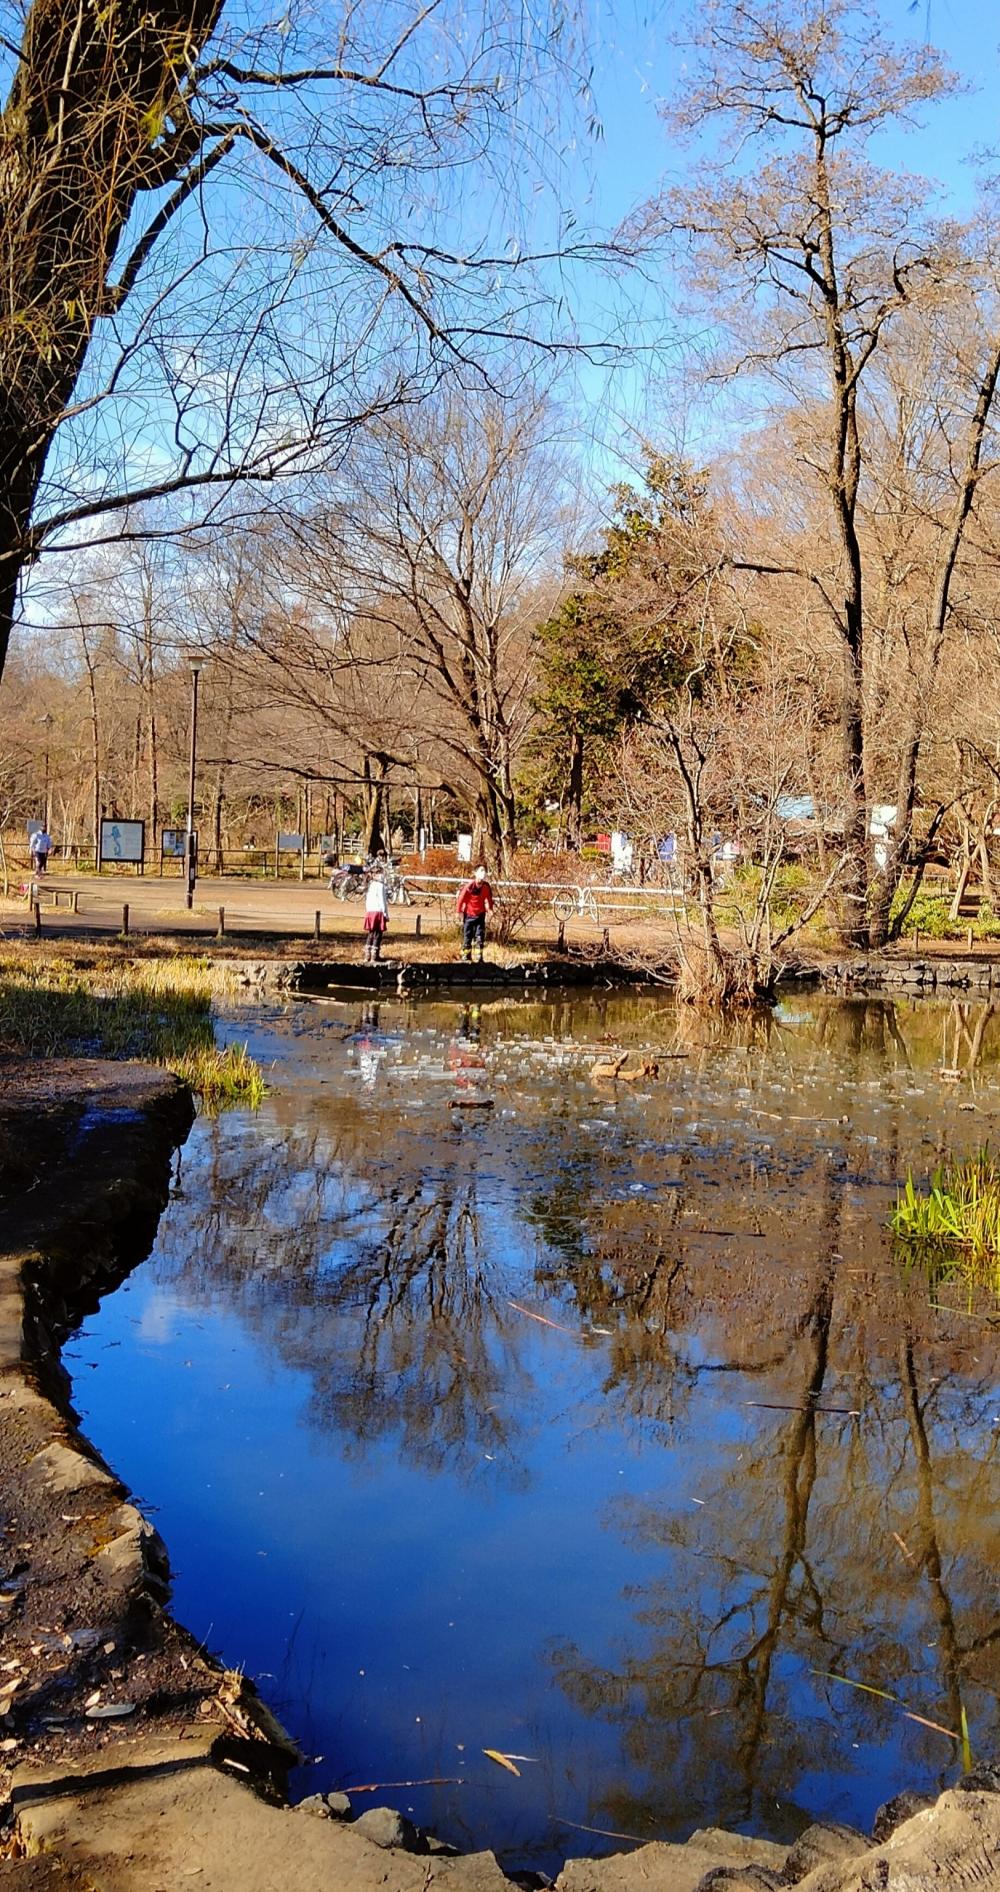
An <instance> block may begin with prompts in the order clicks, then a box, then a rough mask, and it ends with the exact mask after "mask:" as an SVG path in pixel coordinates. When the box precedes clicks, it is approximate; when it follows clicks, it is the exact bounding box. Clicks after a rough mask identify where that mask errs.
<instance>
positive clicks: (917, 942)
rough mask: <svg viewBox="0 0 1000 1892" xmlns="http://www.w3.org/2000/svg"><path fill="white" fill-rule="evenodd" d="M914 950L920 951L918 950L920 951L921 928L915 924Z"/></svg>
mask: <svg viewBox="0 0 1000 1892" xmlns="http://www.w3.org/2000/svg"><path fill="white" fill-rule="evenodd" d="M913 950H914V952H915V953H918V952H919V951H920V928H919V926H915V927H914V929H913Z"/></svg>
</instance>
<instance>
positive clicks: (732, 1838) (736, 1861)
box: [686, 1826, 788, 1872]
mask: <svg viewBox="0 0 1000 1892" xmlns="http://www.w3.org/2000/svg"><path fill="white" fill-rule="evenodd" d="M686 1843H687V1845H688V1846H690V1847H691V1848H692V1849H693V1850H695V1851H697V1852H702V1853H708V1855H709V1857H710V1858H713V1859H717V1860H718V1862H719V1865H720V1866H768V1867H770V1869H771V1871H772V1872H780V1871H781V1870H782V1868H783V1867H784V1864H785V1861H786V1859H787V1856H788V1847H787V1846H781V1845H779V1844H778V1842H777V1841H776V1840H773V1839H755V1838H754V1837H753V1835H752V1834H750V1833H730V1832H727V1830H726V1828H725V1827H722V1826H700V1827H699V1828H698V1830H697V1832H696V1833H692V1835H691V1837H690V1839H689V1840H688V1841H687V1842H686Z"/></svg>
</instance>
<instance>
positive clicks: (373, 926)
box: [365, 913, 389, 933]
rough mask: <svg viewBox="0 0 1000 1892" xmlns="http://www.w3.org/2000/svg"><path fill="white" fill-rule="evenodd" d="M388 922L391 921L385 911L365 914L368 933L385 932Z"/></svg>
mask: <svg viewBox="0 0 1000 1892" xmlns="http://www.w3.org/2000/svg"><path fill="white" fill-rule="evenodd" d="M388 924H389V922H388V920H387V919H386V917H385V914H384V913H366V914H365V932H366V933H384V932H385V929H386V927H387V926H388Z"/></svg>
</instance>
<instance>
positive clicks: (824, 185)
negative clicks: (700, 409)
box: [650, 0, 1000, 944]
mask: <svg viewBox="0 0 1000 1892" xmlns="http://www.w3.org/2000/svg"><path fill="white" fill-rule="evenodd" d="M696 45H697V64H696V68H695V72H694V76H693V83H692V84H691V86H690V88H689V90H688V92H687V94H686V96H685V99H684V102H683V104H682V106H681V107H680V109H679V110H678V112H677V113H676V114H675V117H676V121H677V122H678V124H679V125H680V126H681V127H682V128H684V129H687V130H689V131H695V132H699V133H701V132H703V131H704V130H705V128H706V127H710V126H712V125H714V124H716V123H719V124H720V125H721V128H722V130H723V132H724V134H725V135H726V137H727V138H728V140H729V144H728V147H727V148H726V150H725V151H724V152H723V155H722V156H721V158H720V159H719V160H718V161H717V162H714V163H712V162H709V163H707V164H704V163H702V164H700V166H699V178H698V182H697V183H696V184H694V185H692V186H688V187H685V188H682V189H678V190H676V191H673V192H670V193H668V194H667V195H666V196H665V197H663V198H661V199H660V200H659V201H658V202H657V204H656V205H655V206H654V207H653V209H652V211H651V213H650V217H651V221H652V222H653V223H654V224H655V225H656V226H657V227H658V228H660V229H661V230H666V231H668V232H669V233H670V235H671V237H672V238H674V239H675V240H676V241H677V243H678V246H679V247H680V248H681V249H682V250H683V251H684V253H685V256H686V262H687V265H688V268H689V270H690V274H691V277H692V280H693V282H694V283H695V285H696V287H697V288H698V290H699V291H700V292H701V293H703V294H705V295H706V296H708V297H709V298H710V299H711V306H712V311H713V318H714V319H715V320H716V321H717V322H718V323H719V325H720V326H721V327H723V328H724V329H725V330H726V332H727V335H728V341H727V343H726V344H725V345H724V347H723V348H722V349H720V355H719V360H718V362H717V363H716V369H717V371H724V372H725V373H728V374H732V373H740V374H744V375H748V376H754V377H758V378H762V379H764V380H766V381H767V382H768V383H769V385H770V388H771V389H772V391H773V393H774V396H775V398H776V400H777V403H778V405H779V407H780V408H781V409H783V410H784V411H785V414H786V416H788V417H789V424H790V426H791V427H792V428H794V421H795V416H796V415H799V416H801V417H802V420H803V421H804V422H805V423H806V424H805V425H802V426H800V427H799V428H798V443H799V449H800V458H799V466H800V475H801V476H804V477H805V478H806V479H807V480H808V481H810V483H812V484H813V485H815V486H816V487H817V488H820V489H821V490H822V494H823V505H824V520H823V528H822V532H821V534H820V536H819V539H818V541H817V538H816V536H813V538H812V540H811V542H810V543H808V544H805V545H804V544H801V543H800V544H799V545H798V546H794V547H791V548H789V550H788V552H786V554H785V556H775V554H774V552H773V551H772V552H771V553H770V555H769V554H768V552H767V550H766V549H764V550H762V549H760V540H759V539H758V542H757V545H754V544H753V541H752V540H751V541H750V543H749V545H748V549H747V551H746V553H745V555H744V557H743V559H742V560H739V561H738V563H740V564H741V565H742V568H743V569H745V570H749V571H753V572H755V573H759V574H764V575H767V576H770V577H772V578H775V579H779V580H782V579H792V580H793V581H795V583H796V584H797V585H798V587H799V589H800V595H801V597H802V599H803V604H804V608H807V601H808V600H810V599H811V600H812V601H813V603H814V605H815V607H816V609H817V610H818V611H819V612H820V613H821V614H822V616H823V618H824V619H825V621H826V624H827V625H828V626H829V627H830V628H831V629H832V631H833V633H834V635H835V638H836V640H837V645H838V648H839V654H840V681H839V723H840V746H841V759H840V772H841V788H840V803H841V811H840V812H841V821H842V826H843V834H844V842H845V848H846V851H847V856H848V861H847V867H846V870H845V874H844V877H843V883H842V925H843V930H844V932H845V935H846V937H847V938H848V939H849V940H850V941H851V942H852V943H855V944H863V943H866V942H867V940H868V938H869V931H870V930H871V932H872V933H873V934H874V936H875V937H876V938H878V937H884V932H885V927H886V925H887V921H888V903H889V901H891V897H892V892H893V891H894V887H895V884H896V881H897V880H898V876H899V872H900V871H901V870H902V866H903V864H904V863H905V861H906V859H907V855H908V850H909V843H910V835H911V824H912V812H913V803H914V791H915V782H916V765H917V756H918V754H919V746H920V737H921V724H920V716H919V710H918V709H916V708H915V710H914V713H912V714H911V715H910V716H909V717H908V719H907V730H906V733H905V735H904V737H903V739H902V741H901V742H900V744H899V755H898V764H899V787H898V799H899V821H898V825H897V828H896V831H895V836H894V843H893V850H892V858H891V860H890V862H889V871H888V873H887V874H886V875H885V876H884V877H883V880H882V883H881V887H880V889H879V891H878V893H877V895H876V897H875V898H874V899H873V901H872V908H871V913H870V914H869V910H868V900H869V881H870V878H871V872H870V870H871V866H872V863H871V861H870V860H869V848H868V812H869V809H870V807H871V805H872V804H873V803H875V802H878V801H880V800H884V799H885V790H884V788H882V787H881V785H880V784H878V783H876V782H875V781H874V780H873V779H871V778H872V773H873V771H872V770H871V768H870V761H871V758H870V756H869V754H868V750H867V745H866V727H865V704H866V684H867V680H868V662H867V657H868V637H869V631H870V611H871V600H870V597H869V591H870V589H871V587H870V582H869V580H870V573H869V569H868V562H867V560H866V551H865V543H864V507H865V493H866V481H867V480H868V477H869V447H870V442H869V437H868V432H867V419H866V399H867V391H868V388H869V386H870V385H872V384H874V381H875V376H876V370H877V368H878V367H879V365H880V364H881V362H882V359H883V357H884V355H885V354H886V352H887V350H888V349H889V348H890V347H891V346H892V344H893V341H894V338H895V335H896V332H897V330H898V329H899V328H900V327H901V324H902V319H903V318H904V316H905V318H906V320H907V322H908V323H909V324H910V325H911V328H912V325H913V324H919V323H923V324H924V325H928V324H929V325H931V326H934V325H938V326H940V321H941V311H942V304H943V302H944V303H948V302H951V303H952V305H954V303H955V301H956V299H958V298H961V299H963V300H964V311H965V313H964V319H963V320H962V321H961V323H960V325H959V333H960V339H959V340H958V342H957V343H956V329H955V325H954V319H953V321H952V325H951V327H950V331H949V339H948V344H947V346H946V348H944V349H941V348H939V350H938V363H939V366H943V365H944V363H945V359H946V357H947V365H948V371H949V390H948V397H947V400H946V403H945V405H944V408H943V409H942V408H941V407H940V406H939V409H938V415H939V420H938V424H939V426H940V427H941V434H942V441H943V444H942V447H941V452H940V455H938V456H936V465H935V467H934V469H933V473H932V474H931V469H930V468H928V478H927V479H926V480H924V481H923V483H922V488H923V489H922V492H921V494H920V502H921V504H922V505H923V506H924V507H925V508H926V507H927V506H928V502H929V519H930V522H931V524H932V528H933V535H932V536H933V547H932V552H931V556H930V559H929V561H928V570H927V572H926V577H925V583H926V593H925V597H924V600H923V611H924V618H925V627H926V628H925V636H924V638H923V650H922V657H921V661H920V663H919V665H916V666H915V675H914V684H915V694H914V699H913V700H914V704H915V706H916V705H918V704H919V702H920V700H921V698H922V697H923V698H924V699H925V697H926V689H927V685H928V681H930V682H931V683H933V679H934V676H935V674H936V668H937V663H938V660H939V656H940V650H941V645H942V639H943V636H944V631H945V627H946V624H947V621H948V617H949V613H950V611H951V607H952V586H953V581H954V576H955V569H956V561H957V559H958V555H959V552H960V549H961V545H962V540H963V535H964V532H965V529H966V526H967V523H968V519H969V516H970V512H971V509H972V506H973V503H974V500H975V497H976V492H977V487H978V483H979V481H980V478H981V476H982V474H983V472H984V471H985V465H984V460H983V446H984V441H985V438H986V435H987V430H988V428H989V427H990V424H991V418H992V410H993V404H994V397H995V392H996V383H997V376H998V372H1000V317H998V313H997V308H996V289H995V284H994V280H993V275H992V267H991V263H990V259H989V258H988V257H987V262H986V264H985V265H983V264H982V263H980V262H979V261H978V260H974V259H977V255H978V254H980V253H981V252H980V251H979V249H978V246H977V245H975V244H974V243H972V242H971V241H968V240H966V238H965V237H964V236H963V234H962V233H960V232H957V231H956V230H954V229H942V228H940V227H935V226H934V224H933V222H932V220H931V218H930V216H929V213H928V192H927V189H926V187H925V186H923V185H922V184H921V183H920V182H918V181H916V180H913V179H909V178H906V177H900V176H897V175H892V174H888V173H886V172H884V171H881V170H879V169H878V168H877V167H876V166H875V165H874V164H873V163H871V162H870V160H869V159H868V157H867V155H866V148H867V145H868V143H869V140H870V139H871V138H872V137H873V136H874V135H876V134H878V133H879V132H880V131H881V130H883V129H884V128H885V127H886V126H888V125H889V124H891V123H893V122H894V121H897V120H899V119H906V118H907V117H908V116H909V115H910V114H912V112H914V111H915V110H916V109H917V108H918V107H920V106H922V105H925V104H927V103H929V102H933V101H935V100H938V99H941V98H944V97H945V96H947V94H948V93H949V91H950V90H951V89H952V80H951V77H950V75H949V73H948V72H947V70H946V69H945V68H944V66H943V64H942V62H941V61H940V59H939V58H938V56H937V55H936V54H935V53H934V52H933V51H932V50H931V49H929V48H927V47H915V48H912V49H906V48H904V49H899V48H897V47H896V46H894V45H893V44H891V43H890V41H889V40H888V38H887V36H886V35H885V34H884V33H883V32H882V31H881V29H880V27H879V25H878V24H877V22H875V21H874V19H873V18H872V16H871V15H870V14H868V13H867V12H866V11H865V10H864V9H863V8H860V7H858V6H855V5H853V4H851V0H834V4H832V5H821V4H819V0H810V4H808V5H806V6H805V7H804V8H803V7H798V6H795V7H793V6H791V5H790V4H787V3H786V0H766V4H764V5H762V6H756V5H753V4H751V3H750V0H712V4H710V5H709V6H708V7H707V9H705V10H704V11H703V13H702V14H701V16H700V21H699V27H698V31H697V33H696ZM952 316H953V317H954V307H953V308H952ZM917 672H919V673H920V674H919V682H918V680H917V674H916V673H917ZM893 875H895V878H893Z"/></svg>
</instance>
